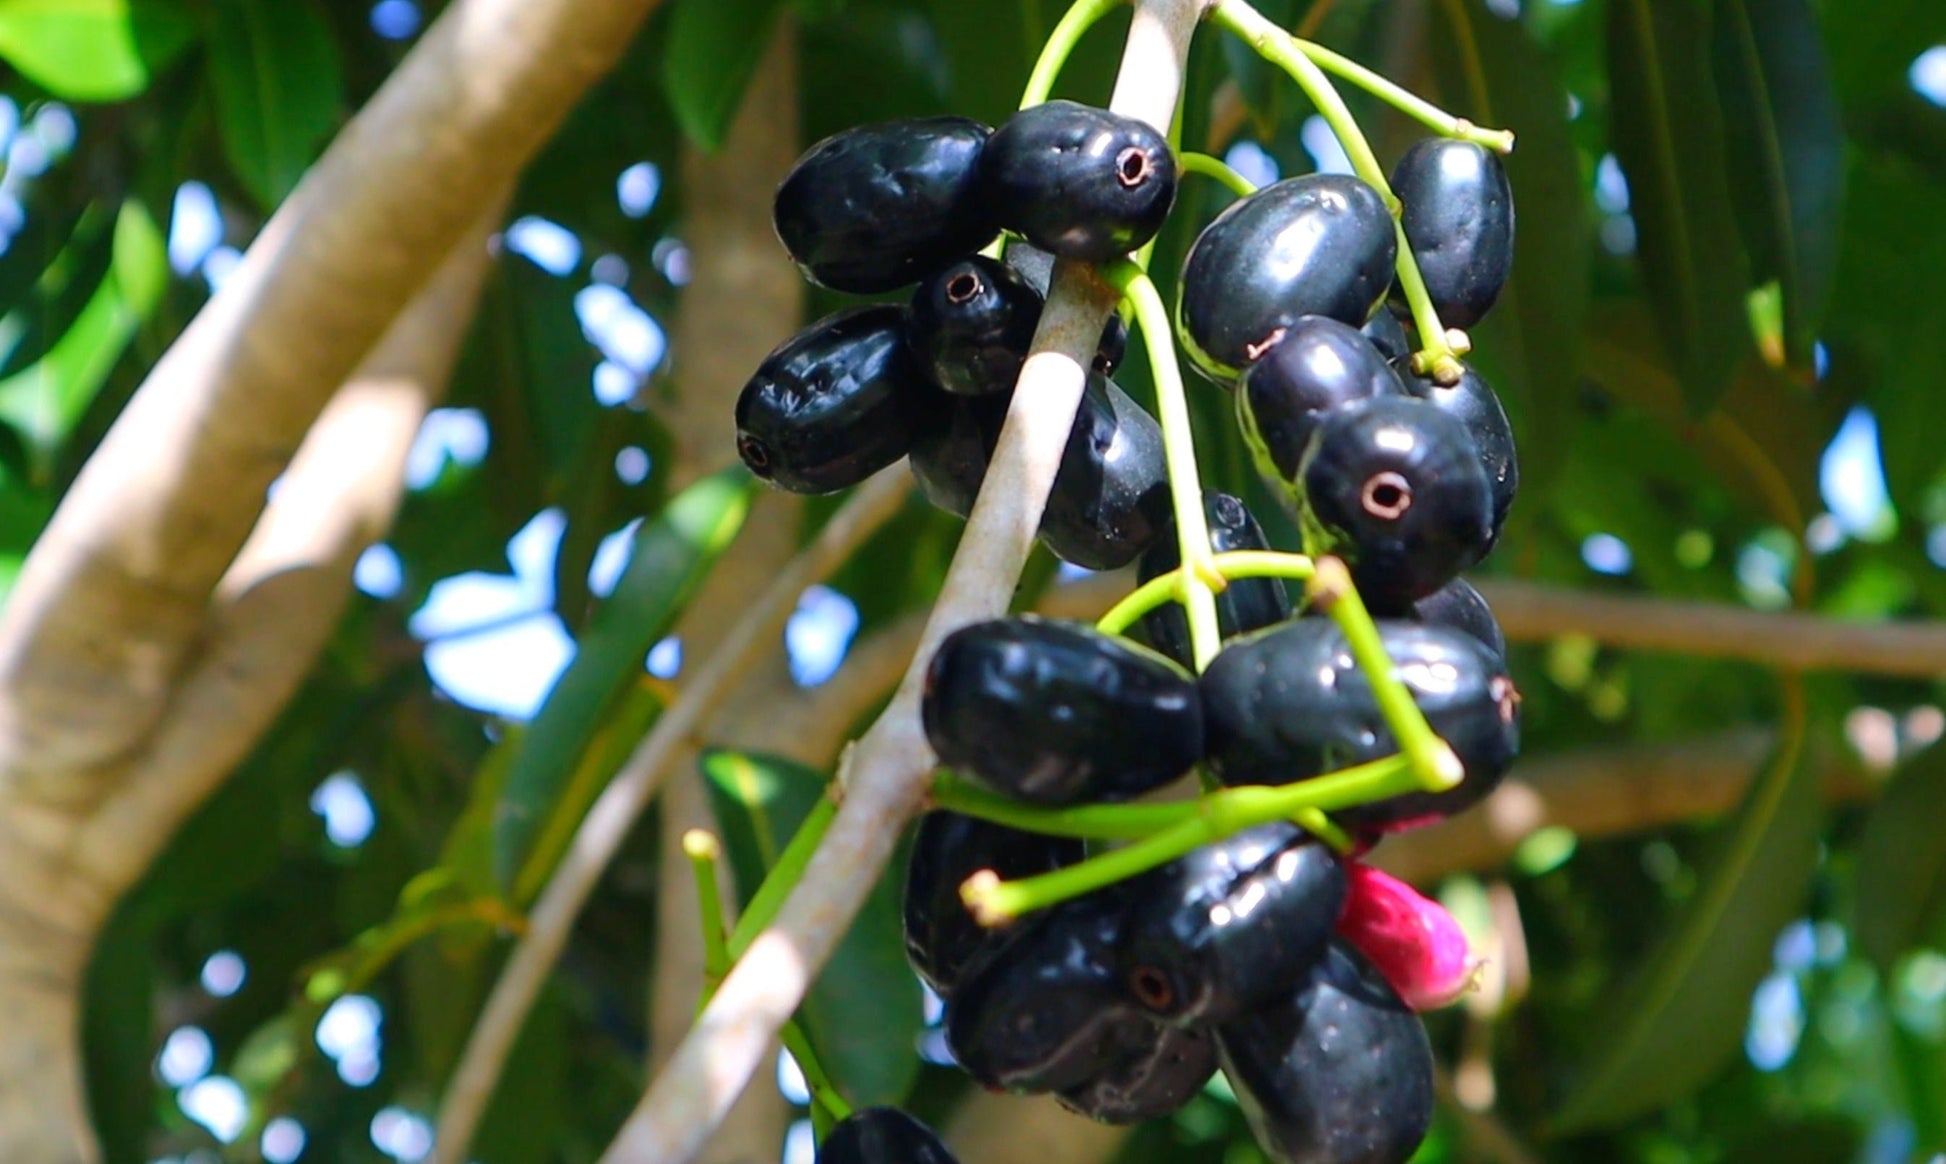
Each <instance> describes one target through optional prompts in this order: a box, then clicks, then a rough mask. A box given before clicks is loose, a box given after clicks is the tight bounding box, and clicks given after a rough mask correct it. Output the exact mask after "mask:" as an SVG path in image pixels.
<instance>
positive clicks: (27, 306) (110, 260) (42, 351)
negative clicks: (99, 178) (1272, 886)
mask: <svg viewBox="0 0 1946 1164" xmlns="http://www.w3.org/2000/svg"><path fill="white" fill-rule="evenodd" d="M114 227H115V206H114V204H113V203H107V202H92V203H89V204H88V206H87V208H86V209H85V210H83V211H82V213H81V214H80V216H79V217H78V218H76V219H75V220H74V222H73V225H72V229H71V230H70V231H69V233H68V235H67V237H66V238H65V240H64V241H63V242H61V243H59V244H56V246H55V249H54V251H53V253H52V254H50V255H49V256H48V260H47V262H45V263H43V264H41V266H40V270H39V272H38V274H37V276H36V277H35V278H34V279H33V281H32V284H31V285H30V286H28V287H26V288H25V289H24V293H23V294H21V295H20V296H19V297H18V298H17V299H16V300H14V301H13V303H12V305H11V306H12V309H11V310H10V311H8V312H7V315H6V318H5V319H0V352H4V353H5V358H4V360H0V379H3V378H5V377H7V376H11V375H13V374H14V373H16V372H18V371H20V370H21V369H23V368H26V367H28V366H29V365H31V364H33V363H35V362H36V361H38V360H40V359H41V358H42V357H44V356H46V355H47V352H48V349H50V348H52V347H53V346H54V345H55V344H56V343H57V342H59V340H60V338H61V337H62V336H64V335H66V334H67V331H68V328H70V327H73V326H74V321H75V320H76V319H77V318H79V317H80V315H81V312H82V311H83V310H84V309H85V308H86V307H87V306H88V302H89V301H90V300H91V299H93V298H94V296H95V293H96V292H97V291H99V290H100V289H101V281H102V279H104V278H106V277H107V275H108V270H109V268H110V267H111V266H113V265H114V262H115V230H114Z"/></svg>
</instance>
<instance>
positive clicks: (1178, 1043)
mask: <svg viewBox="0 0 1946 1164" xmlns="http://www.w3.org/2000/svg"><path fill="white" fill-rule="evenodd" d="M1214 1074H1216V1040H1215V1039H1214V1038H1213V1037H1211V1035H1210V1033H1209V1031H1207V1030H1206V1029H1204V1028H1202V1027H1170V1026H1164V1025H1162V1024H1160V1023H1156V1024H1152V1025H1151V1027H1150V1029H1149V1031H1148V1033H1147V1036H1146V1038H1138V1039H1135V1040H1133V1042H1132V1044H1131V1045H1129V1046H1128V1047H1127V1049H1125V1050H1124V1051H1123V1052H1122V1056H1121V1059H1120V1060H1119V1061H1118V1062H1116V1063H1115V1064H1114V1065H1113V1066H1111V1067H1110V1068H1109V1069H1108V1070H1107V1071H1105V1072H1103V1073H1102V1074H1100V1075H1097V1076H1096V1077H1094V1078H1093V1079H1090V1080H1088V1081H1087V1082H1086V1083H1082V1084H1079V1085H1077V1086H1075V1087H1070V1088H1068V1089H1067V1090H1065V1091H1062V1092H1060V1093H1059V1094H1057V1095H1056V1096H1055V1097H1054V1098H1055V1100H1056V1101H1057V1102H1058V1103H1060V1105H1061V1106H1062V1107H1065V1108H1067V1109H1068V1110H1069V1111H1071V1112H1074V1113H1076V1114H1077V1115H1084V1116H1087V1117H1088V1118H1089V1119H1092V1120H1098V1121H1100V1122H1102V1123H1104V1124H1139V1123H1141V1122H1143V1121H1144V1120H1154V1119H1161V1118H1162V1117H1163V1116H1166V1115H1169V1114H1171V1113H1172V1112H1174V1111H1175V1110H1176V1109H1177V1108H1180V1107H1181V1106H1182V1105H1183V1104H1185V1103H1188V1102H1189V1100H1190V1099H1191V1098H1192V1097H1194V1096H1195V1094H1196V1093H1197V1092H1199V1091H1201V1090H1202V1089H1203V1084H1205V1083H1208V1082H1209V1077H1210V1076H1212V1075H1214Z"/></svg>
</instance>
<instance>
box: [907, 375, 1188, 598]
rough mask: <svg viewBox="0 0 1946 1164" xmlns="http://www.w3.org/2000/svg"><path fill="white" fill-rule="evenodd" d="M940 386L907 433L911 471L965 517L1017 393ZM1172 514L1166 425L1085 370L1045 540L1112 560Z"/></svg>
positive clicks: (1068, 555) (1070, 556)
mask: <svg viewBox="0 0 1946 1164" xmlns="http://www.w3.org/2000/svg"><path fill="white" fill-rule="evenodd" d="M941 396H942V398H943V399H944V401H945V404H944V406H943V407H937V408H934V409H931V410H929V412H928V421H927V423H926V424H925V425H924V426H923V427H922V428H921V429H920V430H919V432H918V433H917V434H916V435H915V436H914V438H913V442H912V450H911V462H910V463H911V468H912V475H913V477H914V478H915V479H916V480H917V481H918V482H919V487H920V489H921V490H923V491H924V492H925V494H926V498H927V500H929V501H931V502H932V503H933V504H934V505H936V506H938V507H939V508H941V509H943V510H946V511H947V512H948V513H952V514H956V515H958V516H960V517H965V516H967V515H968V514H970V513H972V512H973V502H974V500H975V499H976V498H978V496H979V493H980V485H981V483H982V482H983V481H984V480H985V479H986V471H987V465H988V464H989V463H990V462H991V461H992V460H993V450H994V448H995V447H996V446H997V445H998V444H999V441H1000V430H1001V428H1002V426H1003V425H1005V423H1006V420H1007V407H1008V404H1009V402H1010V401H1011V400H1012V398H1013V397H1012V393H1007V394H1004V395H997V396H949V395H944V394H941ZM1168 523H1169V475H1168V469H1167V466H1166V464H1165V463H1164V461H1163V455H1162V430H1161V429H1160V428H1158V427H1157V425H1156V423H1155V419H1154V418H1153V417H1151V416H1150V415H1149V414H1148V413H1146V412H1144V411H1143V410H1142V407H1141V406H1140V405H1138V404H1136V403H1135V402H1134V401H1133V400H1130V399H1129V398H1128V395H1127V394H1126V393H1124V392H1123V391H1122V390H1121V389H1120V388H1119V387H1117V386H1116V385H1115V383H1114V382H1113V381H1111V380H1109V379H1107V378H1106V377H1103V376H1092V377H1090V378H1089V381H1088V387H1087V389H1086V391H1085V392H1084V393H1083V395H1082V397H1081V405H1080V407H1079V408H1078V409H1077V410H1076V412H1075V420H1074V427H1073V428H1071V429H1070V430H1068V445H1067V448H1066V449H1065V450H1064V451H1063V454H1062V458H1061V466H1060V468H1059V469H1058V470H1056V472H1055V476H1054V488H1053V489H1052V491H1051V492H1050V494H1049V496H1048V502H1047V508H1046V510H1045V511H1044V512H1043V513H1042V515H1041V527H1040V533H1041V540H1042V541H1044V542H1046V543H1047V546H1048V548H1049V549H1050V550H1052V551H1054V553H1055V555H1056V556H1058V557H1060V558H1061V559H1063V560H1064V561H1069V562H1073V563H1074V564H1076V565H1078V566H1086V567H1088V568H1089V569H1093V570H1112V569H1115V568H1116V567H1118V566H1125V565H1127V564H1128V563H1129V562H1130V561H1132V560H1134V559H1135V557H1136V556H1137V555H1139V554H1140V553H1142V551H1143V550H1145V549H1147V548H1148V547H1149V546H1151V545H1153V544H1155V543H1156V542H1157V541H1158V540H1160V539H1161V538H1163V537H1166V536H1167V534H1168Z"/></svg>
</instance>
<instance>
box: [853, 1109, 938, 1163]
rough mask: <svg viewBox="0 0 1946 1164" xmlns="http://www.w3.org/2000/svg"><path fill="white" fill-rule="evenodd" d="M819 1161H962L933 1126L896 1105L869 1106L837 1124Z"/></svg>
mask: <svg viewBox="0 0 1946 1164" xmlns="http://www.w3.org/2000/svg"><path fill="white" fill-rule="evenodd" d="M818 1164H959V1162H958V1161H957V1160H955V1159H954V1158H953V1154H952V1153H951V1152H949V1151H947V1150H946V1145H945V1144H943V1143H941V1142H940V1140H939V1137H938V1136H937V1135H934V1134H933V1130H932V1129H931V1128H929V1127H927V1126H926V1125H924V1124H922V1123H920V1122H919V1121H918V1120H916V1119H914V1118H912V1117H911V1116H909V1115H907V1114H906V1113H905V1112H902V1111H900V1110H899V1109H898V1108H896V1107H867V1108H860V1109H859V1110H857V1111H854V1112H852V1113H851V1114H850V1115H848V1116H846V1117H845V1118H844V1119H842V1120H839V1121H838V1122H837V1124H835V1125H834V1126H833V1127H832V1129H831V1132H830V1134H828V1135H826V1136H825V1138H824V1143H822V1144H820V1145H819V1146H818Z"/></svg>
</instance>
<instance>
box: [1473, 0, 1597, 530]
mask: <svg viewBox="0 0 1946 1164" xmlns="http://www.w3.org/2000/svg"><path fill="white" fill-rule="evenodd" d="M1435 8H1436V11H1438V12H1439V13H1440V14H1441V19H1442V21H1443V22H1444V24H1445V29H1446V31H1447V33H1448V35H1449V37H1450V39H1448V40H1447V41H1446V42H1445V43H1447V44H1449V45H1451V46H1453V48H1454V50H1455V51H1453V52H1448V53H1442V54H1440V55H1439V61H1440V63H1441V64H1442V65H1444V66H1445V71H1444V72H1443V73H1442V78H1443V91H1444V92H1446V93H1450V94H1462V93H1463V94H1464V95H1465V99H1464V100H1463V101H1453V105H1454V106H1457V108H1454V110H1453V111H1454V112H1455V113H1463V114H1465V115H1468V116H1470V117H1471V118H1472V119H1473V120H1474V121H1475V122H1476V123H1477V124H1480V125H1490V126H1493V127H1495V128H1504V129H1511V130H1513V132H1514V136H1515V141H1516V145H1515V148H1514V152H1513V153H1512V154H1510V155H1508V157H1507V158H1506V166H1507V177H1508V180H1509V181H1510V182H1511V183H1512V185H1513V193H1514V205H1515V210H1516V215H1517V222H1518V227H1517V235H1518V237H1517V239H1516V243H1515V246H1514V269H1513V276H1512V278H1511V279H1509V280H1508V283H1507V287H1506V289H1505V290H1504V291H1503V292H1502V293H1501V296H1500V301H1499V303H1498V304H1497V305H1496V306H1495V308H1494V310H1493V312H1492V313H1491V314H1489V315H1488V316H1487V318H1486V319H1484V320H1482V321H1481V322H1480V324H1479V325H1478V326H1477V327H1475V328H1474V329H1473V338H1474V353H1475V354H1474V355H1473V356H1472V357H1471V358H1472V360H1473V362H1474V363H1475V364H1476V365H1478V366H1479V368H1480V370H1481V372H1482V374H1483V375H1485V376H1487V377H1488V379H1489V381H1490V382H1491V383H1492V384H1493V385H1494V386H1495V389H1496V390H1497V391H1498V392H1499V394H1500V396H1501V399H1502V400H1503V401H1504V402H1505V404H1506V406H1507V411H1508V414H1509V416H1510V417H1511V418H1512V420H1513V422H1514V425H1515V432H1516V434H1517V435H1518V436H1519V438H1520V457H1521V478H1522V484H1523V488H1525V489H1527V490H1528V491H1530V492H1533V493H1534V494H1535V495H1536V496H1538V495H1539V491H1540V490H1541V489H1543V488H1544V486H1545V482H1547V481H1549V480H1551V479H1552V478H1553V476H1554V473H1555V471H1556V470H1558V469H1559V468H1560V467H1561V463H1562V461H1563V459H1564V457H1565V454H1566V452H1567V449H1568V448H1569V446H1570V443H1571V440H1572V436H1573V432H1572V429H1573V426H1574V424H1575V421H1576V410H1575V394H1574V393H1573V392H1571V391H1568V390H1566V386H1567V385H1571V384H1573V383H1575V382H1576V381H1577V380H1578V379H1579V377H1580V373H1581V346H1582V330H1583V326H1584V324H1585V323H1586V321H1587V317H1588V298H1589V290H1588V251H1589V230H1588V215H1587V192H1586V191H1585V189H1584V188H1583V186H1582V181H1581V160H1580V157H1579V155H1578V154H1577V153H1576V152H1575V148H1574V140H1573V138H1572V136H1571V133H1570V127H1569V122H1568V92H1567V89H1566V87H1565V86H1564V85H1563V84H1562V83H1561V77H1560V70H1559V68H1558V67H1557V66H1556V65H1555V62H1554V60H1553V58H1552V57H1550V56H1549V55H1548V54H1547V53H1546V52H1545V51H1543V50H1542V49H1541V47H1540V46H1539V45H1537V44H1535V43H1534V42H1533V40H1532V39H1530V38H1529V37H1528V36H1527V34H1526V33H1525V32H1524V31H1523V30H1522V28H1521V26H1520V25H1519V24H1517V23H1514V22H1511V21H1506V20H1502V19H1500V18H1498V17H1495V16H1493V15H1491V14H1489V13H1487V12H1486V11H1485V10H1484V8H1483V7H1482V6H1481V5H1480V4H1479V3H1478V2H1477V0H1475V2H1471V3H1467V4H1463V5H1462V4H1441V5H1437V6H1435ZM1456 21H1458V22H1463V24H1456V23H1455V22H1456ZM1456 73H1457V74H1458V76H1454V74H1456ZM1449 100H1451V99H1450V98H1449ZM1515 512H1516V513H1518V512H1520V511H1519V510H1518V509H1516V511H1515Z"/></svg>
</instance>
